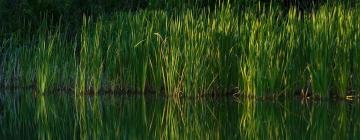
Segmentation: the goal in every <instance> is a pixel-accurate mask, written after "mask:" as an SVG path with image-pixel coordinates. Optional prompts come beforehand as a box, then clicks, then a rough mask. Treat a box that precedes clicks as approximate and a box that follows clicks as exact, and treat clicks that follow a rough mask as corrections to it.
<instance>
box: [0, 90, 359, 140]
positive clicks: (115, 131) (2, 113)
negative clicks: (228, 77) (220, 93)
mask: <svg viewBox="0 0 360 140" xmlns="http://www.w3.org/2000/svg"><path fill="white" fill-rule="evenodd" d="M0 95H1V99H0V101H1V104H0V126H1V128H0V135H1V136H0V137H1V139H266V140H267V139H329V140H330V139H336V140H339V139H341V140H343V139H360V107H359V103H358V102H356V101H352V102H351V101H316V102H315V101H313V102H305V101H300V100H295V99H294V100H286V101H276V102H273V101H254V100H238V99H234V98H232V97H219V98H202V99H172V98H165V97H154V96H145V97H144V96H110V95H105V96H100V97H94V96H83V97H77V98H75V97H74V96H72V95H66V94H62V93H59V94H56V95H47V96H36V97H35V96H34V95H33V94H31V92H22V93H1V94H0Z"/></svg>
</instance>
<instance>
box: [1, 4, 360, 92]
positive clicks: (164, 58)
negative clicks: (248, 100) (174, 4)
mask: <svg viewBox="0 0 360 140" xmlns="http://www.w3.org/2000/svg"><path fill="white" fill-rule="evenodd" d="M359 12H360V11H359V10H357V9H353V8H346V5H342V4H339V5H333V4H325V5H323V6H321V7H320V8H319V9H317V10H314V11H312V12H304V11H302V10H301V9H300V10H299V9H298V8H296V7H292V8H290V9H289V10H279V7H277V6H275V4H270V5H268V4H265V5H264V4H262V3H258V5H257V6H256V7H252V8H249V9H243V10H239V9H238V7H237V5H233V3H231V2H228V3H219V5H216V6H215V8H214V9H210V8H208V9H206V8H205V9H200V10H199V9H198V10H194V9H181V10H180V9H179V10H178V12H177V13H176V14H174V13H172V12H171V11H166V10H141V11H138V12H117V13H115V14H114V15H113V16H104V17H101V18H97V19H95V18H92V17H89V16H83V22H82V24H81V30H80V31H79V32H76V33H75V34H74V36H73V37H72V38H69V36H68V33H67V32H63V31H68V30H71V29H70V28H69V27H68V26H65V25H62V24H59V25H57V26H52V25H47V24H44V25H43V27H41V28H40V29H38V31H37V32H36V33H35V34H31V35H30V34H29V35H20V34H16V33H13V34H12V36H11V37H10V38H6V39H4V40H3V41H2V47H1V50H0V51H1V58H2V61H1V63H0V64H1V66H2V69H1V71H0V72H1V73H0V75H1V78H0V80H1V81H2V83H1V85H2V86H4V87H11V86H13V87H19V86H24V85H25V86H26V85H34V87H36V89H38V90H40V91H41V92H44V91H47V90H54V89H62V90H63V89H67V90H74V91H76V93H79V94H78V95H84V94H87V93H91V94H98V93H99V91H107V92H114V93H118V92H131V93H143V94H147V93H158V94H165V95H171V96H202V95H212V94H217V95H226V94H234V93H238V94H240V95H244V96H252V97H259V96H260V97H273V98H277V97H280V96H290V95H294V94H304V95H310V94H311V95H315V96H318V97H329V96H338V97H346V96H352V97H355V96H356V95H357V93H358V91H359V89H358V87H359V86H358V85H359V83H360V82H359V81H360V80H359V79H360V78H359V69H360V66H359V64H358V62H359V61H357V60H359V59H360V57H359V56H360V55H359V54H360V53H359V49H358V47H357V46H359V36H360V34H359V33H358V32H357V30H359V28H360V27H359V25H358V23H359V19H360V18H359V16H360V13H359ZM46 21H48V20H47V19H44V23H46ZM34 74H36V76H34ZM74 85H75V86H74Z"/></svg>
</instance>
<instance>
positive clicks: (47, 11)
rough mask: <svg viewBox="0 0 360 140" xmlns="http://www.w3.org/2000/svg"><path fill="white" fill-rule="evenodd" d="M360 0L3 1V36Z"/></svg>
mask: <svg viewBox="0 0 360 140" xmlns="http://www.w3.org/2000/svg"><path fill="white" fill-rule="evenodd" d="M355 1H357V0H0V17H1V20H0V31H1V33H0V37H2V36H4V35H5V34H9V33H14V32H23V31H24V30H28V31H30V32H32V31H33V30H35V29H38V27H39V26H40V25H41V24H42V22H43V20H44V19H47V20H48V23H50V24H54V25H55V24H59V23H60V22H61V24H65V25H68V26H69V27H71V28H72V29H73V31H74V30H76V29H77V27H79V26H80V25H81V22H82V17H83V15H87V16H92V17H93V18H96V17H98V16H100V15H102V16H104V15H111V14H112V13H114V12H118V11H127V12H136V11H138V10H142V9H146V10H166V11H169V13H171V11H172V13H176V12H177V10H180V9H204V8H206V9H207V8H208V9H210V11H211V9H214V8H215V7H216V5H219V4H221V3H224V2H230V3H231V4H232V6H233V7H234V8H236V9H238V10H244V9H246V8H252V7H255V6H256V5H258V3H259V2H261V3H263V4H265V5H266V4H270V3H271V4H272V5H276V6H278V7H280V9H282V10H287V9H289V8H290V7H297V8H298V9H299V10H300V11H311V10H313V9H316V8H317V7H318V6H319V5H321V4H323V3H325V2H326V3H331V2H333V3H336V2H344V3H348V4H347V5H354V3H355Z"/></svg>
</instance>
